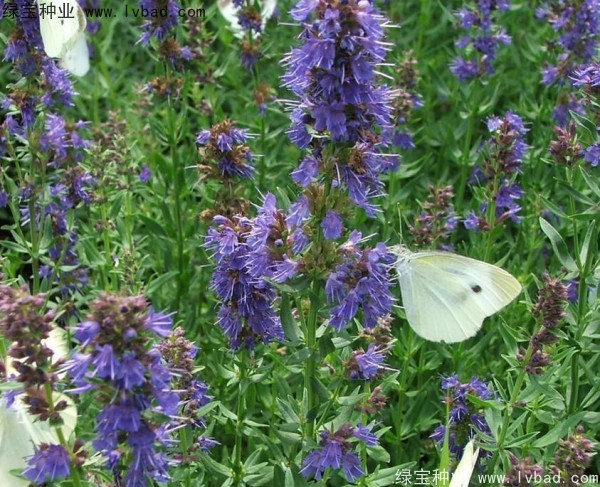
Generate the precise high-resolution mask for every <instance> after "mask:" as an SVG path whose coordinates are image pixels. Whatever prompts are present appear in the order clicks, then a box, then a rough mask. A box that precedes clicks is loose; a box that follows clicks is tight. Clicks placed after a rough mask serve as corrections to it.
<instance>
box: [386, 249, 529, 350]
mask: <svg viewBox="0 0 600 487" xmlns="http://www.w3.org/2000/svg"><path fill="white" fill-rule="evenodd" d="M390 250H391V251H392V252H393V253H395V254H396V256H397V260H396V262H395V264H394V265H395V267H396V271H397V272H398V280H399V283H400V291H401V293H402V302H403V305H404V310H405V312H406V318H407V320H408V323H409V324H410V326H411V327H412V329H413V330H414V331H415V333H416V334H417V335H419V336H420V337H422V338H425V339H426V340H431V341H434V342H446V343H456V342H461V341H463V340H466V339H467V338H470V337H472V336H474V335H475V334H476V333H477V332H478V331H479V329H480V328H481V326H482V325H483V320H484V319H485V318H486V317H487V316H490V315H493V314H494V313H496V312H498V311H500V310H501V309H502V308H504V307H505V306H506V305H508V304H509V303H510V302H511V301H513V300H514V299H515V298H516V297H517V296H518V295H519V293H520V292H521V284H520V283H519V281H517V279H516V278H514V277H513V276H512V275H511V274H509V273H508V272H506V271H505V270H503V269H500V268H499V267H496V266H495V265H492V264H487V263H486V262H481V261H479V260H475V259H471V258H469V257H463V256H462V255H457V254H453V253H451V252H442V251H419V252H411V251H410V250H408V249H407V248H406V247H404V246H393V247H390Z"/></svg>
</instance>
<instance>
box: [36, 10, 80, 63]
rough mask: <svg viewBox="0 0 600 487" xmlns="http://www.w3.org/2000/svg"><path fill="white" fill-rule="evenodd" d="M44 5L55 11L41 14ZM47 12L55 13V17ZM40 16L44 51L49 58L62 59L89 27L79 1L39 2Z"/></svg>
mask: <svg viewBox="0 0 600 487" xmlns="http://www.w3.org/2000/svg"><path fill="white" fill-rule="evenodd" d="M42 5H43V6H44V8H49V7H54V9H53V10H46V11H45V12H44V13H41V9H42ZM47 12H53V14H54V15H49V14H48V13H47ZM38 14H39V17H40V34H41V36H42V43H43V44H44V51H45V52H46V54H47V55H48V56H49V57H54V58H60V57H62V56H63V54H64V53H65V51H66V50H67V49H69V48H70V47H71V46H73V44H75V42H76V41H77V39H78V37H79V35H80V34H81V33H83V32H84V31H85V27H86V25H87V21H86V18H85V13H84V12H83V9H82V8H81V7H80V6H79V4H78V3H77V0H61V1H60V2H53V1H51V0H48V1H47V2H43V3H42V2H38Z"/></svg>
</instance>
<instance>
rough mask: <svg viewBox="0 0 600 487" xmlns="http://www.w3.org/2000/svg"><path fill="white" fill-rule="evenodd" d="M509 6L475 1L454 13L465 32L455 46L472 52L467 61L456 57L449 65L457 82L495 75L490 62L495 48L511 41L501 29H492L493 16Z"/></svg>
mask: <svg viewBox="0 0 600 487" xmlns="http://www.w3.org/2000/svg"><path fill="white" fill-rule="evenodd" d="M509 7H510V2H509V1H508V0H478V1H477V2H476V5H475V6H471V7H464V8H462V9H461V10H459V11H458V12H456V16H457V17H458V19H459V21H460V27H461V28H462V29H463V30H465V31H468V34H466V35H465V36H463V37H461V38H460V39H459V40H458V41H457V42H456V47H458V48H459V49H466V51H467V53H469V52H472V55H471V56H468V57H467V58H465V57H463V56H457V58H456V59H455V60H454V61H453V62H452V64H451V65H450V71H452V73H453V74H454V75H455V76H456V77H458V79H459V80H460V81H467V80H469V79H471V78H476V77H479V76H484V75H486V74H493V73H494V72H495V70H494V67H493V65H492V63H493V62H494V60H495V59H496V49H497V48H498V45H500V44H510V42H511V38H510V36H509V35H508V34H506V32H505V31H504V30H503V29H499V30H498V29H496V28H495V26H494V23H493V19H492V16H493V15H494V13H495V12H502V11H504V10H508V8H509Z"/></svg>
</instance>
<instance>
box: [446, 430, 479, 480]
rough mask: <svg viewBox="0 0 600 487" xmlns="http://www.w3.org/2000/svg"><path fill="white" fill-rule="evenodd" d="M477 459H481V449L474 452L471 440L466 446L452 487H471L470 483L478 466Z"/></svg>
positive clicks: (454, 475) (453, 476)
mask: <svg viewBox="0 0 600 487" xmlns="http://www.w3.org/2000/svg"><path fill="white" fill-rule="evenodd" d="M477 457H479V448H477V450H474V449H473V440H471V441H469V443H467V445H466V446H465V450H464V452H463V456H462V458H461V459H460V462H459V463H458V466H457V467H456V471H455V472H454V474H453V475H452V480H451V481H450V487H469V481H470V480H471V477H472V476H473V470H475V465H476V464H477Z"/></svg>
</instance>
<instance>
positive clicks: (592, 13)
mask: <svg viewBox="0 0 600 487" xmlns="http://www.w3.org/2000/svg"><path fill="white" fill-rule="evenodd" d="M536 17H537V18H538V19H545V20H547V21H548V22H549V23H550V24H551V25H552V27H553V28H554V30H555V31H556V32H558V33H559V38H558V43H554V44H553V45H552V46H556V47H558V48H559V49H562V52H559V53H558V63H557V64H556V65H552V66H547V67H546V68H544V70H543V73H542V75H543V82H544V84H545V85H547V86H550V85H552V84H554V83H557V82H558V83H564V82H567V81H568V79H569V77H570V76H571V75H572V73H573V71H574V69H576V68H577V67H579V65H580V64H583V63H587V62H589V61H591V60H592V58H593V57H594V55H595V53H596V46H597V45H598V38H597V35H598V31H599V29H600V3H598V0H583V1H580V0H578V1H573V0H570V1H569V0H567V1H564V0H550V1H546V2H544V5H543V6H542V7H540V8H538V9H537V10H536Z"/></svg>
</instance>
